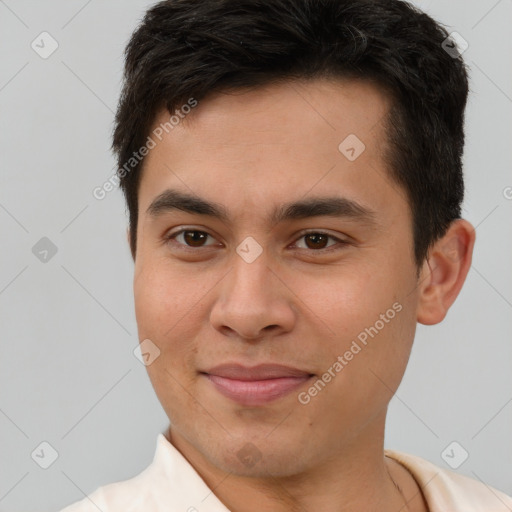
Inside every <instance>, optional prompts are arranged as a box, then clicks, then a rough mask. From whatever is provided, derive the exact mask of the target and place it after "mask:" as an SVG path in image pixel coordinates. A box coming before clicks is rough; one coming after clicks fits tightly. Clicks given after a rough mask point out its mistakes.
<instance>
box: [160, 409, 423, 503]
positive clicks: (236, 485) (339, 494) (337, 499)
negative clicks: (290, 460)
mask: <svg viewBox="0 0 512 512" xmlns="http://www.w3.org/2000/svg"><path fill="white" fill-rule="evenodd" d="M384 423H385V413H384V415H383V417H382V418H379V419H378V421H376V422H373V423H372V424H371V425H368V426H367V428H366V429H365V431H364V432H359V433H358V435H357V436H355V437H354V438H352V439H350V441H349V442H345V443H344V444H343V443H338V444H335V446H332V447H331V449H330V450H329V456H328V458H324V459H323V460H319V461H317V463H316V464H315V465H313V466H310V467H308V469H307V470H306V471H302V472H300V473H296V474H289V475H285V476H283V475H279V476H273V475H271V474H270V473H268V472H265V470H263V472H261V471H260V472H259V474H258V475H256V476H246V475H239V474H235V473H234V472H226V471H223V470H222V469H220V468H218V467H216V466H215V465H213V464H212V463H211V462H210V461H209V460H208V459H206V458H205V457H204V456H203V455H202V454H201V453H200V452H199V451H198V450H196V448H195V447H194V446H193V445H192V444H191V443H189V442H188V440H186V439H185V438H184V437H183V436H182V435H181V434H180V433H179V432H177V431H175V430H174V429H172V430H171V429H169V432H168V434H167V438H168V440H169V441H170V442H171V443H172V444H173V445H174V446H175V447H176V448H177V449H178V450H179V451H180V452H181V453H182V455H183V456H184V457H185V458H187V459H188V461H189V462H190V463H191V465H192V466H193V467H194V469H195V470H196V471H197V472H198V473H199V475H200V476H201V477H202V479H203V480H204V481H205V482H206V484H207V485H208V486H209V487H210V489H212V490H213V491H214V493H215V495H216V496H217V498H218V499H219V500H220V501H222V502H223V503H224V505H225V506H226V507H227V508H228V509H229V510H230V511H232V512H254V511H256V510H258V511H259V510H268V511H271V512H295V511H297V512H299V511H300V512H304V511H305V510H322V511H323V512H360V511H361V510H367V511H379V512H387V511H390V512H391V511H393V512H396V511H401V512H408V511H409V510H413V509H412V508H409V506H410V504H409V506H408V505H405V501H406V500H407V499H408V497H407V495H408V494H409V495H410V494H411V493H412V492H417V490H416V489H414V491H413V490H412V489H411V483H410V481H409V482H408V481H407V478H408V477H407V476H405V475H406V474H407V472H405V475H404V471H405V470H404V469H403V468H401V469H400V468H397V467H396V466H395V465H394V464H393V463H392V461H391V460H390V459H388V458H385V457H384V444H383V443H384ZM297 457H300V451H299V454H298V455H297ZM409 477H410V476H409ZM404 478H405V480H404ZM397 480H398V482H397ZM395 482H396V483H398V484H399V486H400V487H401V489H402V492H400V491H399V490H398V489H397V486H396V483H395ZM404 482H405V485H404ZM404 487H405V489H404ZM404 491H405V495H406V497H405V498H404V496H403V492H404ZM422 510H423V509H422Z"/></svg>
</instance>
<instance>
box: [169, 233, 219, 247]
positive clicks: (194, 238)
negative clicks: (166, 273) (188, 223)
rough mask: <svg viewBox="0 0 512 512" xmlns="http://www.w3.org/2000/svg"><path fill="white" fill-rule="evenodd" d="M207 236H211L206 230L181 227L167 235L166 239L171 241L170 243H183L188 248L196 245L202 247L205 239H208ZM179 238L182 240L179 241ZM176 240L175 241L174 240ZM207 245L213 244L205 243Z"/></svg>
mask: <svg viewBox="0 0 512 512" xmlns="http://www.w3.org/2000/svg"><path fill="white" fill-rule="evenodd" d="M208 237H211V238H213V237H212V236H211V235H210V234H209V233H207V232H206V231H199V230H197V229H181V230H180V231H177V232H176V233H174V234H172V235H169V236H167V237H166V240H168V241H169V242H170V241H173V242H172V243H177V244H178V245H184V246H185V247H188V248H192V249H193V248H196V247H204V246H205V244H204V243H203V242H205V240H207V239H208ZM179 238H181V240H182V241H179V240H178V239H179ZM176 241H177V242H176ZM207 245H213V244H207Z"/></svg>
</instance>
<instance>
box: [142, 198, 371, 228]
mask: <svg viewBox="0 0 512 512" xmlns="http://www.w3.org/2000/svg"><path fill="white" fill-rule="evenodd" d="M173 210H181V211H184V212H187V213H191V214H195V215H208V216H210V217H213V218H216V219H219V220H221V221H223V222H224V223H229V222H230V218H231V216H230V214H229V211H228V210H227V209H226V207H225V206H224V205H222V204H219V203H216V202H214V201H208V200H206V199H203V198H201V197H198V196H196V195H194V194H189V193H186V192H180V191H178V190H173V189H167V190H165V191H164V192H162V193H161V194H159V195H158V196H157V197H156V198H155V199H154V200H153V201H152V203H151V204H150V205H149V207H148V209H147V210H146V214H148V215H149V216H150V217H153V218H157V217H160V216H161V215H163V214H165V213H167V212H170V211H173ZM320 216H328V217H346V218H350V219H354V220H357V221H360V222H366V223H368V224H375V217H376V213H375V211H373V210H371V209H369V208H367V207H366V206H363V205H361V204H360V203H358V202H356V201H354V200H352V199H348V198H345V197H339V196H328V197H312V198H309V199H304V200H298V201H294V202H290V203H285V204H283V205H280V206H278V207H276V208H275V209H274V210H273V212H272V213H271V215H270V216H269V219H268V220H269V222H270V223H271V224H272V225H273V224H279V223H280V222H283V221H287V220H295V219H305V218H309V217H320Z"/></svg>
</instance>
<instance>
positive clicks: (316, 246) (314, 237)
mask: <svg viewBox="0 0 512 512" xmlns="http://www.w3.org/2000/svg"><path fill="white" fill-rule="evenodd" d="M329 239H330V240H334V243H331V244H329V245H327V244H328V243H329ZM299 240H304V242H305V244H304V245H305V247H301V246H300V245H297V247H298V248H299V249H310V250H312V251H322V250H326V251H328V250H330V248H331V247H332V246H335V245H338V246H340V248H342V247H343V246H344V245H346V244H347V242H344V241H343V240H340V239H339V238H337V237H335V236H333V235H330V234H328V233H323V232H321V231H310V232H309V233H303V234H302V236H301V237H300V238H299ZM336 242H337V243H336ZM333 249H334V247H333Z"/></svg>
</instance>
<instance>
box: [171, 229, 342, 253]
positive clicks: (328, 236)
mask: <svg viewBox="0 0 512 512" xmlns="http://www.w3.org/2000/svg"><path fill="white" fill-rule="evenodd" d="M182 233H203V234H205V235H207V236H210V237H212V238H214V237H213V236H212V235H210V233H208V232H206V231H202V230H200V229H188V228H184V229H181V230H179V231H177V232H176V233H173V234H172V235H168V236H166V237H165V240H166V242H167V243H172V244H176V245H178V246H180V248H183V250H186V251H194V252H196V251H197V250H198V249H199V250H200V249H204V247H208V246H204V247H191V246H189V245H186V244H182V243H179V242H176V241H175V238H176V237H177V236H179V235H181V234H182ZM307 235H322V236H326V237H327V238H330V239H332V240H335V241H336V242H338V244H333V245H332V246H330V247H326V248H323V249H308V248H305V249H304V248H302V247H300V248H299V250H303V251H309V252H318V253H326V252H331V251H335V250H340V249H342V248H343V247H344V246H346V245H348V242H347V241H345V240H341V239H340V238H338V237H335V236H334V235H331V234H329V233H326V232H325V231H307V232H303V233H301V235H300V236H299V237H298V238H297V240H300V239H301V238H304V237H305V236H307ZM336 245H339V246H340V247H338V248H336V247H335V246H336Z"/></svg>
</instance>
